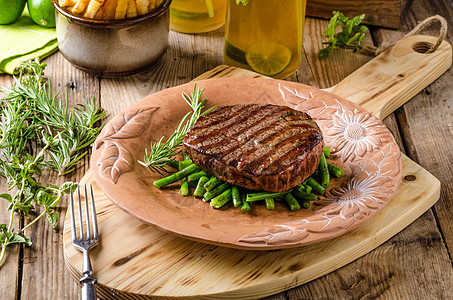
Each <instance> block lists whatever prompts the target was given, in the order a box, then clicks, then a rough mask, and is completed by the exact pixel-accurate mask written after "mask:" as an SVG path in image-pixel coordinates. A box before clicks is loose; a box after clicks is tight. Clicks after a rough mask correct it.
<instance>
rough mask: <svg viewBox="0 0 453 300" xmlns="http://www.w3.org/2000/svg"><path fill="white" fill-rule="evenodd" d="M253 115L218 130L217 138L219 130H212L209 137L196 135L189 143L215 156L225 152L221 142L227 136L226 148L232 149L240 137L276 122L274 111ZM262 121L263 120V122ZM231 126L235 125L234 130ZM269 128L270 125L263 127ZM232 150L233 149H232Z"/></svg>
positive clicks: (261, 111)
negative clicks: (206, 149)
mask: <svg viewBox="0 0 453 300" xmlns="http://www.w3.org/2000/svg"><path fill="white" fill-rule="evenodd" d="M254 113H255V114H254V115H252V116H249V117H245V118H243V119H241V120H238V121H237V122H236V123H235V124H231V125H230V126H228V127H223V128H220V130H221V131H222V134H221V135H220V136H219V131H220V130H215V131H214V130H213V131H212V132H211V134H210V135H209V136H206V135H204V136H200V135H197V137H196V139H191V140H190V141H191V142H192V143H193V144H196V145H195V147H196V148H199V149H204V148H205V147H209V151H210V153H211V154H213V155H215V153H218V152H219V151H222V152H223V151H225V150H227V149H224V147H225V145H221V143H220V142H222V141H223V140H224V138H225V136H227V137H228V138H229V140H230V143H229V144H228V146H230V147H234V146H235V145H239V143H240V141H241V136H242V135H243V134H244V132H245V134H246V136H247V133H248V132H251V130H255V132H256V130H257V128H256V127H257V126H263V124H273V123H275V122H276V121H278V118H279V116H278V115H277V114H276V112H275V109H274V110H256V111H254ZM263 119H264V120H265V121H264V122H263ZM233 125H236V127H237V128H235V127H234V126H233ZM265 126H271V125H265ZM233 150H234V149H233Z"/></svg>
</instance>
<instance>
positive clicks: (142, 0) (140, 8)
mask: <svg viewBox="0 0 453 300" xmlns="http://www.w3.org/2000/svg"><path fill="white" fill-rule="evenodd" d="M135 4H136V6H137V14H138V15H139V16H141V15H144V14H146V13H148V5H149V0H135Z"/></svg>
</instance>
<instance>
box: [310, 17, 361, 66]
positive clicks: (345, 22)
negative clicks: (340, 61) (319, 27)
mask: <svg viewBox="0 0 453 300" xmlns="http://www.w3.org/2000/svg"><path fill="white" fill-rule="evenodd" d="M364 18H365V14H362V15H359V16H355V17H354V18H352V19H349V18H348V17H346V16H345V15H343V14H342V13H341V12H339V11H334V12H333V17H332V18H331V19H330V22H329V25H328V26H327V29H326V30H325V31H324V33H323V36H325V37H328V38H329V41H328V42H325V43H323V44H326V45H327V46H326V47H325V48H323V49H321V50H320V51H319V57H320V58H322V59H325V58H327V57H328V56H329V55H330V54H331V53H332V51H333V49H335V47H338V48H346V49H352V50H353V51H358V50H360V49H361V48H362V47H361V46H360V43H361V42H362V41H363V39H364V38H365V31H366V30H367V27H366V26H364V25H360V23H361V22H362V21H363V19H364ZM339 26H340V27H341V29H342V31H340V32H338V33H337V27H339Z"/></svg>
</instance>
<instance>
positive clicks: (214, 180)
mask: <svg viewBox="0 0 453 300" xmlns="http://www.w3.org/2000/svg"><path fill="white" fill-rule="evenodd" d="M222 182H223V181H221V180H219V179H217V178H216V177H214V176H212V177H211V179H209V181H208V182H207V183H206V184H205V186H204V188H205V189H206V190H207V191H210V190H212V189H214V188H215V187H216V186H218V185H220V184H221V183H222Z"/></svg>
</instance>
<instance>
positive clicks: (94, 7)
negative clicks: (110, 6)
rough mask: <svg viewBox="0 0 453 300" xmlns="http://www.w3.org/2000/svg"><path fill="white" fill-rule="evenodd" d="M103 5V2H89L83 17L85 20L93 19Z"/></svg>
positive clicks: (98, 0) (96, 0)
mask: <svg viewBox="0 0 453 300" xmlns="http://www.w3.org/2000/svg"><path fill="white" fill-rule="evenodd" d="M103 3H104V0H90V3H89V4H88V7H87V11H86V12H85V14H84V15H83V16H84V17H85V18H90V19H93V18H94V17H95V15H96V13H97V12H98V10H99V7H101V5H102V4H103Z"/></svg>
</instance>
